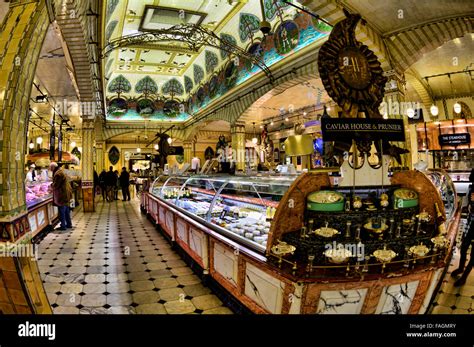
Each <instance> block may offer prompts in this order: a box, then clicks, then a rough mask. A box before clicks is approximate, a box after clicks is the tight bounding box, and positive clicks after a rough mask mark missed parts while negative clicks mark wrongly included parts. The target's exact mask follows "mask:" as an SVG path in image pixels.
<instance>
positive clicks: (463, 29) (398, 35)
mask: <svg viewBox="0 0 474 347" xmlns="http://www.w3.org/2000/svg"><path fill="white" fill-rule="evenodd" d="M473 32H474V14H470V15H463V16H458V17H454V18H449V19H445V20H435V21H432V22H428V23H425V24H422V25H416V26H413V27H410V28H407V29H404V30H398V31H396V32H394V33H389V34H388V35H385V38H386V39H385V42H386V44H387V46H388V48H389V50H390V52H391V54H392V57H393V59H394V60H395V61H396V62H397V64H398V65H399V66H400V67H401V69H402V70H403V71H405V70H407V69H408V68H409V67H410V66H411V65H413V64H414V63H415V62H416V61H418V60H419V59H420V58H421V57H422V56H423V54H426V53H428V52H430V51H432V50H434V49H435V48H437V47H440V46H441V45H443V44H444V43H446V42H448V41H451V40H454V39H456V38H460V37H463V36H464V35H465V34H467V33H473Z"/></svg>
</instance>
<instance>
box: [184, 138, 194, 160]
mask: <svg viewBox="0 0 474 347" xmlns="http://www.w3.org/2000/svg"><path fill="white" fill-rule="evenodd" d="M183 148H184V162H185V163H188V164H191V159H193V143H192V141H184V142H183Z"/></svg>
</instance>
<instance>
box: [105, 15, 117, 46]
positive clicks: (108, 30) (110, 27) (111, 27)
mask: <svg viewBox="0 0 474 347" xmlns="http://www.w3.org/2000/svg"><path fill="white" fill-rule="evenodd" d="M117 24H118V21H116V20H113V21H111V22H110V23H109V24H107V28H106V29H105V42H109V41H110V38H111V37H112V34H113V32H114V30H115V28H116V27H117Z"/></svg>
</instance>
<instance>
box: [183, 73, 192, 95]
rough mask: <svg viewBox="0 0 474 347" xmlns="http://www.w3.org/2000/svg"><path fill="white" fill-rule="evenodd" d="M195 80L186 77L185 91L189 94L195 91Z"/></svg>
mask: <svg viewBox="0 0 474 347" xmlns="http://www.w3.org/2000/svg"><path fill="white" fill-rule="evenodd" d="M193 87H194V84H193V80H192V79H191V77H189V76H184V91H185V92H186V94H189V93H190V92H191V90H193Z"/></svg>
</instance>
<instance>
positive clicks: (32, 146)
mask: <svg viewBox="0 0 474 347" xmlns="http://www.w3.org/2000/svg"><path fill="white" fill-rule="evenodd" d="M28 146H29V147H30V149H33V148H35V144H34V143H33V140H31V141H30V144H29V145H28Z"/></svg>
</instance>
